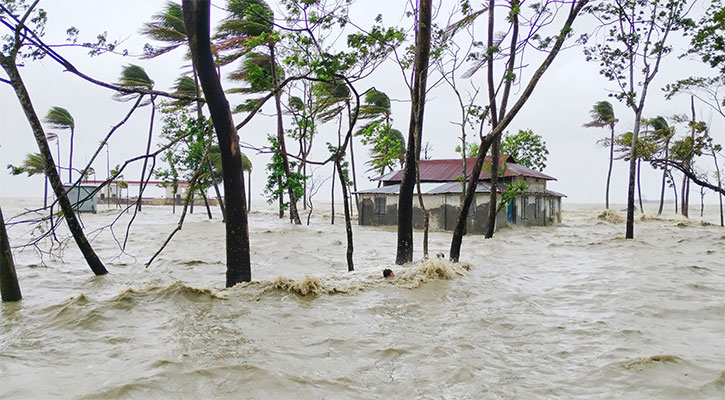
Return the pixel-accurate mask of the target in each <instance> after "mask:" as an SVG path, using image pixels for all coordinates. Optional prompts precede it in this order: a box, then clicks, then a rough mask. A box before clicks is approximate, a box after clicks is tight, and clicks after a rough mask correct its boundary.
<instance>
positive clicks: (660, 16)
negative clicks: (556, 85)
mask: <svg viewBox="0 0 725 400" xmlns="http://www.w3.org/2000/svg"><path fill="white" fill-rule="evenodd" d="M686 6H687V0H651V1H642V0H615V1H606V2H594V3H591V5H590V6H588V8H587V10H588V11H589V12H590V13H591V14H593V15H594V16H595V17H596V18H597V19H599V21H601V23H602V24H603V26H604V27H605V29H604V30H603V32H604V34H605V38H604V40H601V41H600V42H599V43H596V44H595V45H593V46H588V47H586V48H585V49H584V54H585V55H586V58H587V60H588V61H594V62H597V63H599V66H600V71H599V73H600V74H601V75H603V76H604V77H606V78H607V79H609V80H610V81H613V82H616V84H617V88H618V89H617V92H615V93H612V94H610V96H613V97H615V98H616V99H617V100H619V101H622V102H624V103H625V104H627V106H628V107H631V108H633V109H635V108H637V107H639V105H638V103H640V102H641V99H639V98H638V94H637V90H638V87H637V86H641V87H645V88H646V87H647V86H648V85H649V82H650V81H651V80H652V79H653V78H654V75H655V74H656V73H657V71H658V66H659V62H660V60H661V58H662V56H664V55H666V54H668V53H670V52H671V51H672V47H671V45H669V44H668V43H667V39H668V37H670V36H671V35H670V33H671V32H674V31H678V30H681V29H683V28H686V27H688V26H690V25H691V23H692V21H691V20H689V19H687V18H685V14H686V10H685V7H686ZM632 66H634V68H633V69H630V67H632ZM630 74H634V75H635V76H630ZM640 74H641V77H640ZM631 81H634V82H635V85H637V86H635V87H631V85H630V82H631Z"/></svg>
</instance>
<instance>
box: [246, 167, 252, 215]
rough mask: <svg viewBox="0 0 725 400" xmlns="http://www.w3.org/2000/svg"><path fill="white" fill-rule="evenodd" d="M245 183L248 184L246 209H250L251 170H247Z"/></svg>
mask: <svg viewBox="0 0 725 400" xmlns="http://www.w3.org/2000/svg"><path fill="white" fill-rule="evenodd" d="M247 177H248V178H249V179H247V182H248V183H247V185H249V189H248V190H247V197H248V198H247V211H252V171H249V172H248V173H247Z"/></svg>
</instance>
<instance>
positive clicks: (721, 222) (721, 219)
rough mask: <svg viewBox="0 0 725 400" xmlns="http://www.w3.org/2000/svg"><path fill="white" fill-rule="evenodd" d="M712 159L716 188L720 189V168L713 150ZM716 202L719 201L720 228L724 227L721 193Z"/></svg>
mask: <svg viewBox="0 0 725 400" xmlns="http://www.w3.org/2000/svg"><path fill="white" fill-rule="evenodd" d="M712 158H713V160H715V172H716V173H717V188H718V189H722V178H721V177H720V166H719V165H718V163H717V155H716V154H715V150H712ZM717 197H718V200H720V226H725V220H723V209H722V191H720V192H719V193H718V196H717Z"/></svg>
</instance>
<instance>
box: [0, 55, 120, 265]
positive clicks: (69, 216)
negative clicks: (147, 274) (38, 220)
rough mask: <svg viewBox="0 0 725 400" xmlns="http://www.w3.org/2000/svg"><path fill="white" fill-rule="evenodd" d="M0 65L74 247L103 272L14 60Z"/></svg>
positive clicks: (7, 60) (1, 62) (90, 263)
mask: <svg viewBox="0 0 725 400" xmlns="http://www.w3.org/2000/svg"><path fill="white" fill-rule="evenodd" d="M0 65H2V67H3V69H5V71H6V73H7V74H8V78H9V80H10V83H11V84H12V86H13V89H14V90H15V95H16V96H17V98H18V101H20V106H21V107H22V108H23V112H24V113H25V117H26V118H27V120H28V122H29V123H30V127H31V128H32V130H33V136H34V137H35V142H36V143H37V145H38V149H39V150H40V154H41V155H42V156H43V161H44V162H45V175H46V176H47V177H48V179H49V180H50V186H51V188H53V192H54V193H55V197H56V199H57V200H58V203H59V205H60V208H61V210H62V211H63V216H64V217H65V220H66V222H67V223H68V230H70V232H71V234H72V235H73V239H74V240H75V242H76V245H77V246H78V249H79V250H80V251H81V253H82V254H83V257H84V258H85V260H86V263H88V266H89V267H90V268H91V270H92V271H93V273H94V274H96V275H103V274H106V273H108V270H106V267H105V266H103V263H102V262H101V260H100V259H99V258H98V255H96V253H95V252H94V251H93V247H92V246H91V243H90V242H89V241H88V239H87V238H86V235H85V234H84V233H83V228H82V227H81V224H80V222H79V221H78V218H77V217H76V214H75V211H74V210H73V205H71V202H70V200H68V196H67V195H66V192H65V189H64V188H63V183H62V182H61V180H60V175H59V174H58V171H56V169H55V163H54V162H53V155H52V154H51V153H50V147H49V146H48V141H47V140H46V137H45V132H43V126H42V125H41V124H40V119H38V114H36V112H35V109H34V108H33V103H32V102H31V100H30V95H29V94H28V91H27V89H26V88H25V84H24V83H23V80H22V78H21V77H20V72H19V71H18V68H17V66H16V65H15V62H14V61H13V60H11V59H8V58H5V57H2V56H0Z"/></svg>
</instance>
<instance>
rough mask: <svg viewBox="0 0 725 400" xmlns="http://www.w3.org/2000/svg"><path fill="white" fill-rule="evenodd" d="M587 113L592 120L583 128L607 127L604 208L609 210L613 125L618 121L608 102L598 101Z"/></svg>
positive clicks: (612, 158)
mask: <svg viewBox="0 0 725 400" xmlns="http://www.w3.org/2000/svg"><path fill="white" fill-rule="evenodd" d="M589 113H590V115H591V117H592V120H591V121H590V122H587V123H586V124H584V126H585V127H587V128H602V127H605V126H607V127H609V131H610V138H609V169H608V170H607V187H606V190H605V206H606V208H607V209H609V183H610V181H611V179H612V164H613V163H614V125H616V124H617V122H619V120H618V119H617V118H615V117H614V107H612V103H610V102H608V101H599V102H597V103H595V104H594V107H592V110H591V111H590V112H589Z"/></svg>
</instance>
